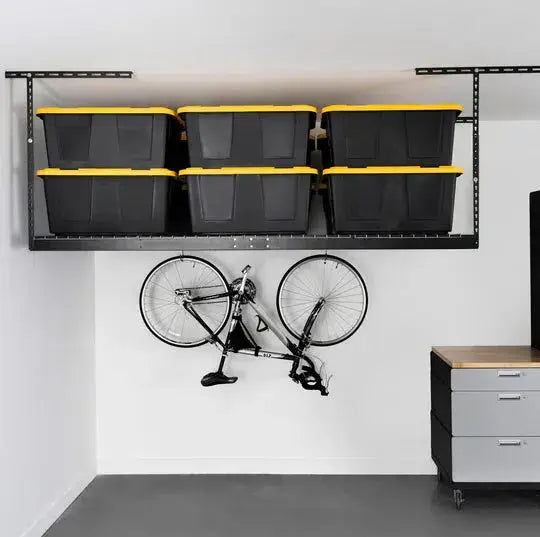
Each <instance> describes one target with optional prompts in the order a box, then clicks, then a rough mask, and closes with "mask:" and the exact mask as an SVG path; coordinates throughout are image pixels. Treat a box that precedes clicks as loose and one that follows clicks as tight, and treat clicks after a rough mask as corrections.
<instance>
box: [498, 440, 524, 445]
mask: <svg viewBox="0 0 540 537" xmlns="http://www.w3.org/2000/svg"><path fill="white" fill-rule="evenodd" d="M499 446H521V440H499Z"/></svg>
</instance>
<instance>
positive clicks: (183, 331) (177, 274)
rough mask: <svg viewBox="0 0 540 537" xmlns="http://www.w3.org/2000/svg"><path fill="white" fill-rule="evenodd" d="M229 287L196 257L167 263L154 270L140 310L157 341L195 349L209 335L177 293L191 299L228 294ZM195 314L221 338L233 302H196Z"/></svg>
mask: <svg viewBox="0 0 540 537" xmlns="http://www.w3.org/2000/svg"><path fill="white" fill-rule="evenodd" d="M228 290H229V286H228V285H227V281H226V280H225V278H224V276H223V274H222V273H221V272H220V271H219V269H218V268H217V267H215V266H214V265H212V264H211V263H209V262H208V261H205V260H204V259H200V258H198V257H194V256H179V257H173V258H171V259H167V260H165V261H163V262H162V263H160V264H159V265H157V266H156V267H154V268H153V269H152V270H151V271H150V273H149V274H148V276H147V277H146V279H145V280H144V283H143V285H142V287H141V293H140V296H139V306H140V311H141V315H142V318H143V321H144V323H145V325H146V326H147V328H148V329H149V330H150V332H152V334H153V335H154V336H156V337H157V338H158V339H160V340H161V341H163V342H164V343H167V344H169V345H174V346H176V347H196V346H198V345H202V344H204V343H206V342H207V340H208V337H209V334H208V332H207V331H206V330H205V329H204V328H203V326H202V325H201V324H200V323H199V322H198V321H197V320H196V319H195V318H194V317H193V316H192V315H191V314H190V313H189V312H188V311H186V309H185V308H184V306H183V303H182V299H181V297H180V296H179V294H178V293H177V291H181V293H180V295H181V294H182V292H189V294H190V296H191V298H196V297H204V296H210V295H216V294H221V293H227V292H228ZM193 308H194V310H195V311H196V312H197V313H198V314H199V315H200V317H201V318H202V319H203V321H204V322H205V323H206V324H207V325H208V326H209V327H210V328H211V329H212V332H213V333H214V334H218V333H219V332H220V331H221V330H222V329H223V327H224V326H225V324H226V323H227V320H228V318H229V314H230V311H231V298H230V297H222V298H216V299H212V300H209V301H201V302H193Z"/></svg>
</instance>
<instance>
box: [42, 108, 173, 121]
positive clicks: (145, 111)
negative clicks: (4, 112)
mask: <svg viewBox="0 0 540 537" xmlns="http://www.w3.org/2000/svg"><path fill="white" fill-rule="evenodd" d="M47 114H54V115H59V114H62V115H65V114H133V115H139V114H166V115H168V116H173V117H175V118H176V119H178V120H180V121H182V120H181V119H180V118H179V117H178V114H177V113H176V112H175V111H174V110H171V109H170V108H165V107H163V106H147V107H132V106H77V107H72V108H64V107H55V106H49V107H45V108H38V109H37V110H36V115H37V116H38V117H41V116H44V115H47Z"/></svg>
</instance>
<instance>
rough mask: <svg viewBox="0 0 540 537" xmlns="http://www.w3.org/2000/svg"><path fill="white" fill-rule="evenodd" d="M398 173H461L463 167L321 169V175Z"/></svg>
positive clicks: (342, 167)
mask: <svg viewBox="0 0 540 537" xmlns="http://www.w3.org/2000/svg"><path fill="white" fill-rule="evenodd" d="M398 173H409V174H419V173H451V174H455V175H461V174H462V173H463V168H457V167H456V166H438V167H436V168H435V167H432V168H428V167H425V168H424V167H422V166H367V167H366V168H349V167H347V166H334V167H332V168H326V169H325V170H323V175H332V174H335V175H382V174H398Z"/></svg>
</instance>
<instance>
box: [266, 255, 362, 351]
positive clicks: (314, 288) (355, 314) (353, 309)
mask: <svg viewBox="0 0 540 537" xmlns="http://www.w3.org/2000/svg"><path fill="white" fill-rule="evenodd" d="M321 298H322V299H324V305H323V307H322V309H321V312H320V313H319V315H318V317H317V319H316V321H315V324H314V325H313V327H312V329H311V338H312V339H311V344H312V345H317V346H321V347H322V346H327V345H336V344H337V343H341V342H342V341H345V340H346V339H347V338H349V337H351V336H352V335H353V334H354V333H355V332H356V331H357V330H358V328H359V327H360V325H361V324H362V322H363V320H364V317H365V316H366V311H367V304H368V295H367V289H366V284H365V283H364V280H363V279H362V276H360V274H359V273H358V271H357V270H356V269H355V268H354V267H353V266H352V265H351V264H350V263H348V262H347V261H344V260H343V259H340V258H339V257H335V256H332V255H315V256H312V257H306V258H305V259H302V260H301V261H299V262H298V263H296V264H295V265H293V266H292V267H291V268H290V269H289V270H288V271H287V272H286V273H285V275H284V276H283V279H282V280H281V282H280V284H279V287H278V291H277V297H276V306H277V310H278V314H279V317H280V319H281V322H282V323H283V325H284V326H285V328H286V329H287V330H288V331H289V332H290V333H291V334H292V335H293V336H294V337H296V338H297V339H300V337H301V335H302V332H303V329H304V326H305V324H306V321H307V319H308V317H309V315H310V314H311V312H312V311H313V308H314V307H315V305H316V304H317V302H318V301H319V300H320V299H321Z"/></svg>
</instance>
